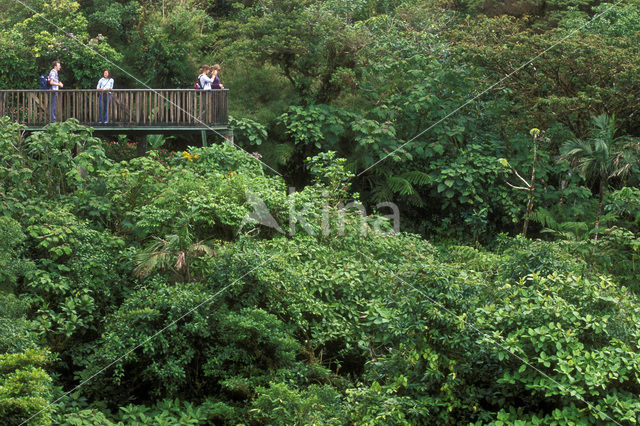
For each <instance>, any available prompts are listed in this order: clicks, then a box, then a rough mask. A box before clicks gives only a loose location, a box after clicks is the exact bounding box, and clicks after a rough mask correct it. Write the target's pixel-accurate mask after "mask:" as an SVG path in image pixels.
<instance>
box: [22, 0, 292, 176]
mask: <svg viewBox="0 0 640 426" xmlns="http://www.w3.org/2000/svg"><path fill="white" fill-rule="evenodd" d="M14 1H15V2H16V3H19V4H21V5H22V6H23V7H25V8H26V9H29V10H30V11H32V12H33V13H34V14H38V13H41V12H38V11H37V10H35V9H34V8H32V7H31V6H29V5H28V4H26V3H24V2H23V1H22V0H14ZM39 18H41V19H42V20H44V21H45V22H47V23H48V24H49V25H52V26H54V27H55V28H57V29H58V30H59V31H60V32H62V33H63V34H64V35H65V37H67V38H70V39H71V40H74V41H75V42H76V43H78V44H79V45H80V46H82V47H84V48H85V49H88V50H89V51H91V52H92V53H94V54H95V55H97V56H98V57H100V58H101V59H103V60H105V61H106V62H108V63H109V64H111V65H113V67H115V68H117V69H118V70H120V71H122V72H123V73H124V74H126V75H127V76H129V77H131V78H132V79H133V80H135V81H136V82H138V83H139V84H141V85H142V86H144V87H146V88H147V89H151V90H152V91H153V93H156V94H157V95H158V96H160V98H161V99H163V100H164V101H167V102H168V103H169V104H171V105H173V106H175V107H176V108H178V109H179V110H180V111H182V112H184V113H185V114H186V115H188V116H190V117H191V118H193V119H194V120H195V121H196V122H198V123H200V124H202V125H203V126H204V127H206V128H207V129H208V130H210V131H212V132H213V133H215V134H217V135H218V136H220V137H222V138H223V139H225V140H226V138H225V136H224V135H223V134H222V133H220V132H218V131H217V130H216V129H214V128H213V127H211V126H209V125H208V124H206V123H205V122H203V121H202V120H200V118H198V117H196V116H195V115H193V114H191V113H190V112H188V111H186V110H184V109H183V108H182V107H181V106H179V105H177V104H176V103H174V102H173V101H171V99H169V98H167V97H165V96H163V95H162V93H161V92H159V91H158V90H156V89H154V88H152V87H151V86H149V85H148V84H146V83H145V82H144V81H142V80H140V79H139V78H137V77H136V76H134V75H133V74H131V73H130V72H129V71H127V70H125V69H124V68H122V67H120V66H119V65H118V64H116V63H115V62H113V61H112V60H110V59H109V58H107V57H105V56H104V55H102V54H101V53H100V52H97V51H96V50H94V49H93V48H92V47H91V46H89V45H87V44H84V43H82V42H81V41H80V40H78V38H77V37H74V36H73V35H71V34H69V33H67V32H66V31H65V30H64V28H62V27H60V26H58V25H57V24H55V23H54V22H51V21H50V20H49V19H47V18H46V17H45V16H42V15H41V16H39ZM234 147H236V148H239V149H241V150H242V151H244V152H245V153H246V154H247V155H249V156H251V157H253V158H256V157H255V156H253V155H252V154H251V153H250V152H249V151H247V150H246V149H244V148H242V147H240V146H238V145H234ZM256 159H257V160H258V161H259V162H260V163H262V165H264V166H265V167H267V168H268V169H270V170H271V171H273V172H274V173H276V174H277V175H278V176H282V174H281V173H280V172H278V171H277V170H276V169H274V168H273V167H271V166H269V165H268V164H267V163H265V162H263V161H261V160H260V159H259V158H256Z"/></svg>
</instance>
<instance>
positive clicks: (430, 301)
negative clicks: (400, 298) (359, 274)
mask: <svg viewBox="0 0 640 426" xmlns="http://www.w3.org/2000/svg"><path fill="white" fill-rule="evenodd" d="M356 252H357V253H360V254H361V255H362V256H363V257H365V258H366V259H367V260H368V261H369V262H370V263H369V264H370V265H371V264H377V265H378V266H379V267H382V268H383V269H386V270H387V272H389V273H390V274H391V275H392V276H393V277H394V278H395V279H397V280H398V281H400V282H401V283H403V284H405V285H407V286H408V287H410V288H411V289H413V290H415V291H416V292H418V293H420V295H422V296H424V297H425V298H426V299H427V300H428V301H429V303H431V304H432V305H435V306H436V307H438V308H439V309H441V310H443V311H444V312H446V313H447V314H449V315H451V316H452V317H454V318H458V315H456V313H455V312H453V311H451V310H450V309H449V308H447V307H446V306H444V305H443V304H442V303H440V302H438V301H437V300H435V299H433V298H432V297H430V296H429V295H428V294H427V293H425V292H424V291H422V290H420V289H419V288H417V287H415V286H413V285H411V284H409V283H408V282H406V281H405V280H403V279H402V278H400V277H399V276H398V275H397V274H396V273H394V272H393V271H391V270H390V269H389V268H387V267H386V266H384V265H382V264H381V263H380V262H376V260H375V259H373V258H371V257H370V256H367V255H366V254H364V253H363V252H361V251H360V250H356ZM465 325H466V326H468V327H469V328H471V329H472V330H474V331H475V332H477V333H478V334H480V335H481V336H483V337H485V338H486V339H487V340H489V342H490V343H492V344H493V345H495V346H498V347H499V348H500V349H502V350H504V351H505V352H507V353H508V354H510V355H511V356H513V357H514V358H516V359H517V360H519V361H520V362H521V363H523V364H524V365H526V366H527V367H529V368H531V369H533V370H535V371H536V372H538V373H540V374H541V375H542V376H544V377H545V378H546V379H548V380H550V381H552V382H553V383H555V384H556V385H557V386H558V387H559V388H560V389H562V390H563V391H564V392H565V394H568V395H570V396H573V397H575V398H577V399H579V400H580V401H582V402H584V403H585V404H586V405H587V406H588V407H589V408H590V409H591V410H593V411H596V412H597V413H599V414H602V415H604V416H606V417H607V418H608V419H609V420H611V421H612V422H614V423H615V424H617V425H619V426H622V424H621V423H619V422H617V421H616V420H614V419H613V418H611V416H609V415H608V414H607V413H605V412H604V411H602V410H600V409H598V408H596V407H594V406H593V405H592V404H591V403H589V402H588V401H587V400H585V399H584V398H583V397H582V396H580V395H579V394H578V393H577V392H575V391H571V390H569V389H567V388H566V387H565V386H563V385H562V384H560V383H558V381H556V380H554V379H553V378H551V377H550V376H549V375H548V374H547V373H545V372H544V371H542V370H540V369H539V368H537V367H536V366H535V365H533V364H531V363H530V362H528V361H527V360H526V359H524V358H523V357H521V356H520V355H518V354H517V353H515V352H514V351H512V350H511V349H510V348H508V347H506V346H505V345H504V344H502V343H500V342H499V341H497V340H495V339H494V338H492V337H491V336H490V335H489V334H487V333H485V332H484V331H482V330H480V329H479V328H478V327H476V326H475V325H473V324H471V323H470V322H467V323H465Z"/></svg>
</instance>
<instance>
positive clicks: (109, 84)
mask: <svg viewBox="0 0 640 426" xmlns="http://www.w3.org/2000/svg"><path fill="white" fill-rule="evenodd" d="M96 89H113V79H112V78H104V77H102V78H101V79H100V81H98V87H96Z"/></svg>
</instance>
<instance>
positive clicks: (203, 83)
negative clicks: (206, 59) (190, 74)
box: [198, 65, 213, 90]
mask: <svg viewBox="0 0 640 426" xmlns="http://www.w3.org/2000/svg"><path fill="white" fill-rule="evenodd" d="M210 71H211V68H210V67H209V65H203V66H202V74H200V75H199V76H198V81H200V87H201V88H202V90H211V83H213V79H212V78H211V77H209V72H210Z"/></svg>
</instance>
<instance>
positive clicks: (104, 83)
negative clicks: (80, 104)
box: [96, 70, 113, 124]
mask: <svg viewBox="0 0 640 426" xmlns="http://www.w3.org/2000/svg"><path fill="white" fill-rule="evenodd" d="M102 75H103V77H102V78H101V79H100V80H99V81H98V86H97V87H96V89H98V90H100V91H102V93H100V92H99V93H98V106H99V108H98V122H99V123H105V124H106V123H108V122H109V116H108V111H109V103H110V102H111V94H110V93H107V92H108V91H110V90H111V89H113V79H112V78H111V72H110V71H109V70H104V73H103V74H102Z"/></svg>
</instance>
